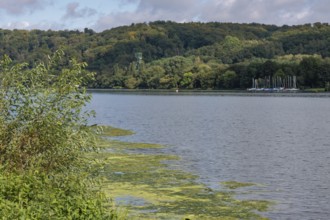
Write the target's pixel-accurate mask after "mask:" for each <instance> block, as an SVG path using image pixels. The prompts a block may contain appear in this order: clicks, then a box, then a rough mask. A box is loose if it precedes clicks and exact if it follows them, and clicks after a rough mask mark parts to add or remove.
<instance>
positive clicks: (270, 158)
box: [88, 92, 330, 219]
mask: <svg viewBox="0 0 330 220" xmlns="http://www.w3.org/2000/svg"><path fill="white" fill-rule="evenodd" d="M92 94H93V99H92V101H91V103H90V104H89V105H88V108H89V109H94V110H95V111H96V114H97V115H96V118H94V119H91V123H97V124H104V125H111V126H115V127H119V128H124V129H130V130H133V131H134V132H136V134H134V135H132V136H127V137H123V138H121V140H125V141H131V142H147V143H159V144H163V145H165V146H167V148H165V149H164V152H165V153H169V154H175V155H179V156H180V157H181V158H182V160H180V161H179V162H176V163H177V164H175V165H176V167H179V168H180V169H183V170H186V171H189V172H191V173H193V174H196V175H198V176H199V177H200V178H199V181H200V182H202V183H204V184H205V185H207V186H209V187H210V188H213V189H221V185H220V182H223V181H231V180H233V181H239V182H253V183H258V184H262V185H264V190H263V191H262V192H258V193H255V194H253V195H248V196H249V197H248V198H251V196H252V197H253V198H257V199H267V200H272V201H275V202H276V203H277V204H276V205H275V206H274V207H273V208H272V209H271V210H270V211H269V212H267V213H265V214H264V213H263V215H264V216H266V217H269V218H271V219H329V216H330V188H329V187H330V98H329V97H327V96H325V97H313V96H310V95H309V96H306V97H305V96H302V95H291V96H276V95H275V96H268V95H267V96H259V95H257V96H255V95H248V96H246V95H222V94H221V93H210V94H208V93H207V94H205V93H201V94H198V93H197V94H195V93H192V94H185V93H183V94H182V93H167V94H163V93H135V94H131V93H111V92H93V93H92ZM241 196H242V197H244V195H241Z"/></svg>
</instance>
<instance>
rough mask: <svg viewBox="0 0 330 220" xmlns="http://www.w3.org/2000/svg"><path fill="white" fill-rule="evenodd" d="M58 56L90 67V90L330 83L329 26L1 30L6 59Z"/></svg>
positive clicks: (166, 23) (189, 25) (184, 25)
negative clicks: (61, 54)
mask: <svg viewBox="0 0 330 220" xmlns="http://www.w3.org/2000/svg"><path fill="white" fill-rule="evenodd" d="M58 49H61V50H63V51H64V52H65V53H66V54H67V55H68V57H76V59H78V60H79V61H83V62H86V63H88V67H87V69H88V70H91V71H94V72H95V73H96V81H95V82H93V83H92V84H90V85H89V87H91V88H128V89H171V88H180V89H246V88H249V87H251V83H252V80H251V79H256V80H257V81H258V82H259V83H260V86H262V84H266V82H267V80H268V81H269V80H271V79H276V78H281V79H285V78H287V77H293V76H295V77H296V79H297V86H298V87H299V88H301V89H304V88H320V87H321V88H328V87H329V82H330V58H329V57H330V26H329V25H328V24H327V23H314V24H304V25H296V26H287V25H284V26H281V27H279V26H275V25H265V24H256V23H252V24H237V23H219V22H210V23H196V22H191V23H175V22H171V21H155V22H150V23H139V24H131V25H129V26H122V27H117V28H113V29H110V30H105V31H103V32H100V33H96V32H94V31H93V30H91V29H88V28H85V29H84V31H77V30H76V31H72V30H63V31H51V30H48V31H41V30H31V31H27V30H12V31H10V30H3V29H0V54H1V55H4V54H7V55H8V56H9V57H10V58H11V59H12V60H14V62H17V63H19V62H22V61H27V62H28V64H29V66H30V67H31V68H32V67H34V66H35V65H37V63H36V60H45V61H46V60H47V54H52V53H53V52H54V51H56V50H58ZM62 62H64V63H65V62H68V61H65V60H63V61H62Z"/></svg>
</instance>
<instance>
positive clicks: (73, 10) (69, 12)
mask: <svg viewBox="0 0 330 220" xmlns="http://www.w3.org/2000/svg"><path fill="white" fill-rule="evenodd" d="M96 13H97V12H96V10H95V9H92V8H87V7H85V8H81V9H79V3H78V2H72V3H69V4H68V5H67V6H66V13H65V15H64V16H63V19H75V18H83V17H89V16H93V15H95V14H96Z"/></svg>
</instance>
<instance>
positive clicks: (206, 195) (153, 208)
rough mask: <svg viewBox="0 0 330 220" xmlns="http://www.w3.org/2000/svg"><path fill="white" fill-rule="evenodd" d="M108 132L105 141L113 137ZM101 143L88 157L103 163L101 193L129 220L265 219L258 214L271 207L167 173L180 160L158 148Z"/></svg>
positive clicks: (179, 172)
mask: <svg viewBox="0 0 330 220" xmlns="http://www.w3.org/2000/svg"><path fill="white" fill-rule="evenodd" d="M103 129H104V128H103ZM111 130H113V128H111V129H109V132H107V136H113V135H112V133H111ZM123 133H124V134H127V133H125V132H123ZM116 134H118V133H117V132H116ZM102 135H103V136H105V135H104V133H103V134H102ZM99 144H101V145H102V147H103V148H104V151H103V152H102V153H98V154H92V155H90V156H91V157H93V158H96V159H98V160H101V161H103V164H104V167H103V172H102V173H101V175H102V176H103V179H104V182H103V189H104V191H105V192H106V193H107V195H109V196H110V197H112V198H114V200H115V201H116V202H118V203H120V204H121V205H122V206H124V207H126V208H128V210H129V219H166V220H170V219H187V220H188V219H190V220H195V219H196V220H197V219H210V220H212V219H228V220H231V219H266V218H264V217H263V216H261V215H260V214H258V213H257V211H266V210H267V209H268V208H269V205H270V204H271V203H270V202H268V201H259V200H238V199H235V198H234V196H235V194H234V193H233V192H221V191H215V190H212V189H210V188H208V187H206V186H205V185H203V184H200V183H198V182H197V176H195V175H192V174H190V173H187V172H184V171H182V170H177V169H171V168H170V167H169V166H168V165H167V163H166V162H168V161H171V160H178V159H179V158H178V157H177V156H173V155H166V154H162V153H161V152H159V153H155V149H156V150H157V149H158V148H160V147H161V146H159V145H153V144H141V143H137V144H135V143H126V142H121V141H117V140H116V141H115V140H111V139H106V140H105V139H103V140H102V141H101V140H100V141H99ZM150 148H152V149H154V151H153V153H152V154H151V153H148V154H143V153H139V150H141V149H146V150H147V149H150ZM132 149H137V150H134V151H132ZM233 183H234V182H232V184H229V182H227V184H226V185H227V186H228V185H229V186H232V185H234V184H233ZM235 184H236V185H237V186H238V185H239V184H238V183H237V182H236V183H235ZM243 185H244V184H243Z"/></svg>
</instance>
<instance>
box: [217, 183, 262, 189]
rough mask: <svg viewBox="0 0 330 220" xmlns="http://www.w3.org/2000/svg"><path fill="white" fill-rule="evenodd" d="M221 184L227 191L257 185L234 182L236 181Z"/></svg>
mask: <svg viewBox="0 0 330 220" xmlns="http://www.w3.org/2000/svg"><path fill="white" fill-rule="evenodd" d="M221 184H222V185H224V186H225V187H227V188H229V189H237V188H242V187H248V186H256V185H257V184H255V183H242V182H236V181H226V182H222V183H221Z"/></svg>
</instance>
